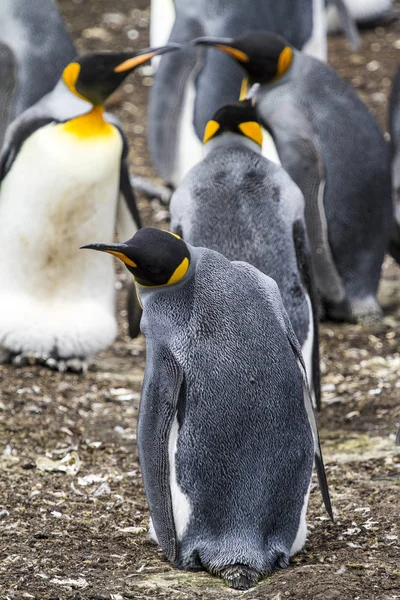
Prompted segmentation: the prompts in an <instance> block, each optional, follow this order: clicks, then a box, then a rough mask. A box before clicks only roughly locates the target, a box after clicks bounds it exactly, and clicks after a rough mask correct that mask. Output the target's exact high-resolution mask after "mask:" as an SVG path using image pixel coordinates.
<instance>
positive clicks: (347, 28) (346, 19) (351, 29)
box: [333, 0, 360, 50]
mask: <svg viewBox="0 0 400 600" xmlns="http://www.w3.org/2000/svg"><path fill="white" fill-rule="evenodd" d="M333 4H334V6H335V7H336V10H337V14H338V19H339V23H340V25H341V27H342V31H343V33H344V35H345V36H346V38H347V39H348V40H349V42H350V44H351V45H352V47H353V50H358V48H359V47H360V36H359V35H358V29H357V25H356V23H355V21H354V19H353V17H352V16H351V13H350V11H349V9H348V7H347V5H346V3H345V2H344V0H333Z"/></svg>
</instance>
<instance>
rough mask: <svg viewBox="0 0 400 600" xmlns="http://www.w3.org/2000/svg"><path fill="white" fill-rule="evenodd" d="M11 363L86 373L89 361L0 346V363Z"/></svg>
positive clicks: (16, 365) (19, 365) (18, 365)
mask: <svg viewBox="0 0 400 600" xmlns="http://www.w3.org/2000/svg"><path fill="white" fill-rule="evenodd" d="M6 363H8V364H12V365H14V366H15V367H26V366H34V365H41V366H45V367H48V368H49V369H51V370H52V371H60V373H64V372H66V371H71V372H73V373H83V374H85V373H87V370H88V367H89V363H88V361H86V360H84V359H81V358H78V357H76V358H65V359H61V358H58V357H55V356H51V355H49V354H40V353H39V352H33V353H29V352H20V353H15V352H12V351H11V350H7V349H6V348H0V364H6Z"/></svg>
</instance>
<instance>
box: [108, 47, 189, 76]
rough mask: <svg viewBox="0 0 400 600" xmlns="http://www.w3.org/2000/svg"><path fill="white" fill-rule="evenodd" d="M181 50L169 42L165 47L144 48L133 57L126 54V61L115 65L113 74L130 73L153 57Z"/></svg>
mask: <svg viewBox="0 0 400 600" xmlns="http://www.w3.org/2000/svg"><path fill="white" fill-rule="evenodd" d="M181 48H182V45H181V44H175V43H172V42H171V43H170V44H167V45H166V46H159V47H158V48H145V49H144V50H141V51H140V52H139V53H137V52H135V54H134V55H133V56H132V55H131V56H129V54H127V58H126V60H124V61H123V62H122V63H120V64H119V65H117V66H116V67H115V69H114V72H115V73H123V72H124V71H132V70H133V69H136V67H140V65H143V64H144V63H145V62H147V61H148V60H150V59H152V58H153V57H154V56H160V55H161V54H167V52H175V51H176V50H180V49H181Z"/></svg>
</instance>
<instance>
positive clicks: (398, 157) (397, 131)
mask: <svg viewBox="0 0 400 600" xmlns="http://www.w3.org/2000/svg"><path fill="white" fill-rule="evenodd" d="M389 115H390V120H389V129H390V140H391V154H392V180H393V188H394V197H395V198H394V202H395V204H394V206H395V208H394V224H393V230H392V235H391V238H390V244H389V250H390V253H391V255H392V256H393V258H395V259H396V261H397V262H398V263H399V264H400V66H399V67H397V71H396V73H395V76H394V78H393V86H392V93H391V97H390V110H389Z"/></svg>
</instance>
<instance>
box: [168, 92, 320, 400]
mask: <svg viewBox="0 0 400 600" xmlns="http://www.w3.org/2000/svg"><path fill="white" fill-rule="evenodd" d="M263 138H264V140H263ZM266 145H268V146H269V150H268V153H269V154H270V155H271V154H273V153H274V157H275V162H272V161H270V160H268V159H266V158H264V157H263V156H262V154H261V152H262V148H263V146H264V148H265V147H266ZM204 152H205V156H204V158H203V160H202V161H201V162H200V163H199V164H198V165H196V166H195V167H193V169H191V171H189V173H188V174H187V176H186V177H185V179H184V180H183V182H182V184H181V185H180V186H179V187H178V189H177V190H176V191H175V192H174V194H173V195H172V198H171V204H170V212H171V230H172V231H173V232H176V233H179V234H180V235H181V236H182V237H183V239H184V240H185V241H186V242H188V243H190V244H191V245H192V246H205V247H206V248H210V249H211V250H216V251H217V252H220V253H221V254H223V255H224V256H225V257H226V258H228V259H229V260H244V261H246V262H248V263H250V264H251V265H253V266H254V267H256V268H257V269H259V270H260V271H261V272H263V273H265V274H266V275H269V276H270V277H272V278H273V279H274V280H275V281H276V283H277V284H278V287H279V291H280V293H281V296H282V300H283V304H284V306H285V308H286V310H287V312H288V315H289V318H290V320H291V323H292V326H293V329H294V332H295V334H296V335H297V339H298V340H299V343H300V346H301V348H302V352H303V358H304V362H305V365H306V369H307V376H308V380H309V382H310V384H311V387H312V390H313V392H314V395H315V398H316V404H317V405H318V407H319V405H320V369H319V348H318V314H319V313H318V298H317V294H316V290H315V285H314V278H313V273H312V264H311V253H310V248H309V242H308V237H307V233H306V224H305V220H304V198H303V195H302V193H301V191H300V190H299V188H298V187H297V185H296V184H295V183H294V182H293V181H292V179H291V178H290V177H289V175H288V174H287V173H286V171H285V170H284V169H283V168H282V167H281V166H280V164H276V163H279V158H278V154H277V151H276V148H275V145H274V140H273V137H272V135H271V133H269V132H265V133H264V136H263V133H262V130H261V127H260V125H259V123H258V121H257V114H256V110H255V108H254V107H253V106H252V104H251V101H250V100H245V101H241V102H237V103H235V104H227V105H226V106H224V107H222V108H221V109H219V110H218V111H217V112H216V114H215V115H214V116H213V118H212V119H211V120H210V121H209V123H208V124H207V126H206V129H205V134H204Z"/></svg>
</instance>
